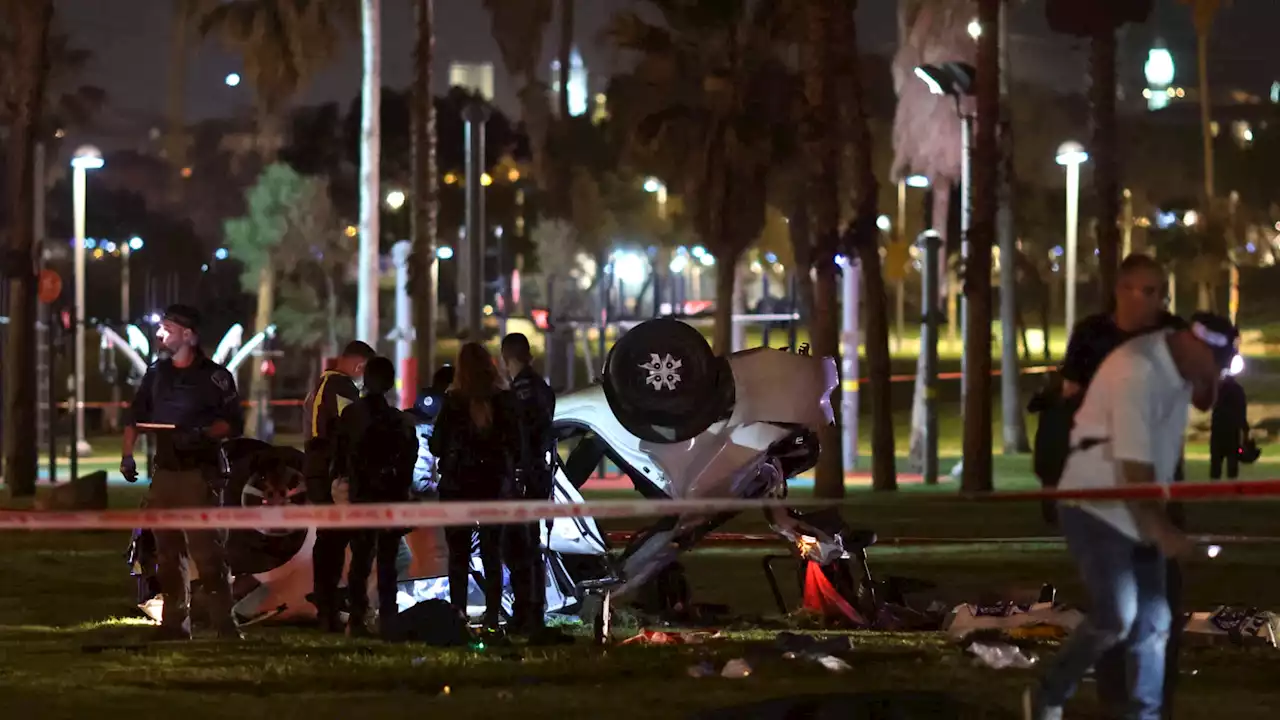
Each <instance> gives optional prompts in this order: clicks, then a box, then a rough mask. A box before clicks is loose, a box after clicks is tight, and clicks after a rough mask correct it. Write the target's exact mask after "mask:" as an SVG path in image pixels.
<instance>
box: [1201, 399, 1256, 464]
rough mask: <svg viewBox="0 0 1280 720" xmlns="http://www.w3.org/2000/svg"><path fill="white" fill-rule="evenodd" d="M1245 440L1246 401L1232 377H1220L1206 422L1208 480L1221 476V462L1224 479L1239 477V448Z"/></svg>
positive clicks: (1247, 416) (1247, 402) (1247, 423)
mask: <svg viewBox="0 0 1280 720" xmlns="http://www.w3.org/2000/svg"><path fill="white" fill-rule="evenodd" d="M1248 439H1249V400H1248V398H1247V397H1245V394H1244V388H1242V387H1240V383H1239V382H1238V381H1237V380H1236V379H1235V377H1234V376H1232V375H1228V376H1227V377H1225V378H1223V380H1222V384H1221V385H1220V386H1219V388H1218V402H1216V403H1214V404H1213V415H1212V416H1211V419H1210V423H1209V479H1210V480H1221V479H1222V463H1223V461H1224V460H1225V461H1226V463H1227V479H1228V480H1235V479H1236V478H1238V477H1240V448H1242V447H1244V443H1245V441H1246V440H1248Z"/></svg>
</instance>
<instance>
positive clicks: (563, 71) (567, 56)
mask: <svg viewBox="0 0 1280 720" xmlns="http://www.w3.org/2000/svg"><path fill="white" fill-rule="evenodd" d="M576 5H577V1H576V0H560V52H559V58H560V78H559V80H560V95H559V97H558V98H557V101H558V103H559V110H560V120H561V122H564V121H567V120H568V119H569V61H570V60H571V59H572V57H573V30H574V27H573V26H574V15H575V14H576V13H575V10H576V9H577V8H576Z"/></svg>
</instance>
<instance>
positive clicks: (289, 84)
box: [199, 0, 360, 435]
mask: <svg viewBox="0 0 1280 720" xmlns="http://www.w3.org/2000/svg"><path fill="white" fill-rule="evenodd" d="M359 11H360V6H359V5H357V4H356V3H355V2H353V0H225V1H224V2H220V3H218V4H217V5H214V6H212V7H210V8H209V9H208V10H207V11H206V12H205V13H204V14H202V15H201V16H200V22H199V29H200V34H201V35H202V36H206V37H208V36H217V37H219V38H220V39H221V40H222V42H223V44H224V45H226V46H227V48H228V49H229V50H231V51H232V52H235V53H237V54H239V55H240V59H241V64H242V65H243V68H244V72H243V75H244V79H245V81H246V82H247V83H248V84H249V86H250V87H252V88H253V90H254V102H255V106H256V107H255V111H256V114H257V124H258V135H257V140H256V144H257V146H258V152H259V155H260V156H261V159H262V164H263V166H264V167H266V166H269V165H271V164H272V163H274V162H275V159H276V156H277V154H278V153H279V150H280V146H281V144H282V134H283V126H284V118H285V114H286V112H287V110H288V106H289V103H290V102H291V101H292V100H293V99H294V98H295V97H297V95H298V93H300V92H301V91H302V89H303V88H304V87H306V85H307V83H308V82H309V81H310V80H311V78H312V77H314V76H315V74H316V73H317V72H319V71H320V70H321V69H322V68H323V67H324V66H325V65H327V64H328V63H329V62H330V61H331V60H332V59H333V58H334V57H335V56H336V55H337V52H338V45H339V42H340V39H341V36H342V33H343V32H344V31H345V30H347V29H349V28H353V27H356V24H357V23H358V21H359V16H358V13H359ZM275 286H276V269H275V267H274V266H273V265H272V263H270V262H268V263H265V264H264V265H263V267H262V269H261V271H260V273H259V277H258V298H257V312H256V314H255V318H254V332H262V331H263V330H264V329H265V328H266V327H267V326H268V325H270V324H271V313H272V310H273V309H274V306H275V294H276V292H275ZM251 366H252V370H251V371H250V372H251V375H250V383H249V397H257V386H258V384H259V383H260V382H261V372H260V366H259V365H258V364H257V363H251ZM256 418H257V414H256V413H249V417H248V419H247V425H246V429H245V433H246V434H249V435H252V434H254V430H255V428H256Z"/></svg>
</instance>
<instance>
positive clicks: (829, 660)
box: [811, 655, 853, 672]
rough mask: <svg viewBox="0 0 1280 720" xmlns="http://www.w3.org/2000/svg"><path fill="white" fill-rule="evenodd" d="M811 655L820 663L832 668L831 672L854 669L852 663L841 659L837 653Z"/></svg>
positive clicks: (829, 668)
mask: <svg viewBox="0 0 1280 720" xmlns="http://www.w3.org/2000/svg"><path fill="white" fill-rule="evenodd" d="M811 657H812V659H813V660H816V661H817V662H818V664H819V665H821V666H822V667H824V668H826V669H828V670H830V671H831V672H844V671H846V670H852V669H853V666H852V665H850V664H849V663H847V662H845V661H844V660H841V659H840V658H838V657H836V656H835V655H818V656H816V657H813V656H811Z"/></svg>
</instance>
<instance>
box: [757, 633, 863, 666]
mask: <svg viewBox="0 0 1280 720" xmlns="http://www.w3.org/2000/svg"><path fill="white" fill-rule="evenodd" d="M774 642H775V644H776V645H777V646H778V648H779V649H781V650H782V651H783V653H782V657H783V658H785V659H787V660H808V661H810V662H816V663H818V664H819V665H821V666H822V667H824V668H826V669H828V670H830V671H832V672H844V671H846V670H852V669H853V667H852V666H850V665H849V663H847V662H845V661H844V660H841V659H840V658H838V657H836V656H835V655H833V654H832V653H841V652H849V651H850V650H852V649H853V638H851V637H849V636H848V635H836V636H833V637H828V638H816V637H814V636H812V635H801V634H798V633H789V632H781V633H778V637H777V639H776V640H775V641H774Z"/></svg>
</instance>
